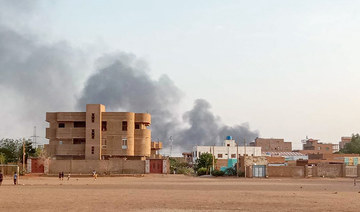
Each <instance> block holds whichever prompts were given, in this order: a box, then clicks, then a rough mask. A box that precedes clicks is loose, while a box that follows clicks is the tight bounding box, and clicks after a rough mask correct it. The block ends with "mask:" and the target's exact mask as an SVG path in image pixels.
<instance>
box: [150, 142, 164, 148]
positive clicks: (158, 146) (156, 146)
mask: <svg viewBox="0 0 360 212" xmlns="http://www.w3.org/2000/svg"><path fill="white" fill-rule="evenodd" d="M151 149H162V142H160V141H152V142H151Z"/></svg>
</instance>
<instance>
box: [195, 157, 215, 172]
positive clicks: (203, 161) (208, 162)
mask: <svg viewBox="0 0 360 212" xmlns="http://www.w3.org/2000/svg"><path fill="white" fill-rule="evenodd" d="M215 162H216V161H215ZM212 165H213V155H212V154H210V153H203V154H201V155H200V157H199V158H198V159H197V160H196V170H198V169H200V168H206V174H209V171H210V168H211V166H212Z"/></svg>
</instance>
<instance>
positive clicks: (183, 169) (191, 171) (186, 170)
mask: <svg viewBox="0 0 360 212" xmlns="http://www.w3.org/2000/svg"><path fill="white" fill-rule="evenodd" d="M176 173H177V174H184V175H194V169H192V168H190V167H181V168H179V169H178V170H177V172H176Z"/></svg>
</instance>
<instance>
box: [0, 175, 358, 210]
mask: <svg viewBox="0 0 360 212" xmlns="http://www.w3.org/2000/svg"><path fill="white" fill-rule="evenodd" d="M359 181H360V180H359ZM11 183H12V181H11V179H10V178H6V179H5V181H4V182H3V184H2V186H1V187H0V211H226V210H233V211H360V193H359V192H360V182H359V183H358V185H357V186H354V185H353V179H347V178H337V179H323V178H312V179H289V178H272V179H244V178H223V177H219V178H200V177H188V176H182V175H177V176H174V175H146V176H144V177H99V178H98V179H97V180H96V181H94V180H93V179H92V178H90V177H89V178H76V177H72V178H71V179H70V180H69V181H67V180H66V179H64V181H59V179H58V178H56V177H34V176H26V177H22V178H21V179H20V184H19V185H17V186H14V185H12V184H11Z"/></svg>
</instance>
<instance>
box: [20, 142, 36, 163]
mask: <svg viewBox="0 0 360 212" xmlns="http://www.w3.org/2000/svg"><path fill="white" fill-rule="evenodd" d="M18 155H19V158H20V162H21V163H22V162H23V157H22V155H23V145H22V142H21V144H20V148H19V152H18ZM35 155H36V149H35V148H34V147H33V146H32V142H31V141H30V140H25V163H26V161H27V159H28V157H34V156H35Z"/></svg>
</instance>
